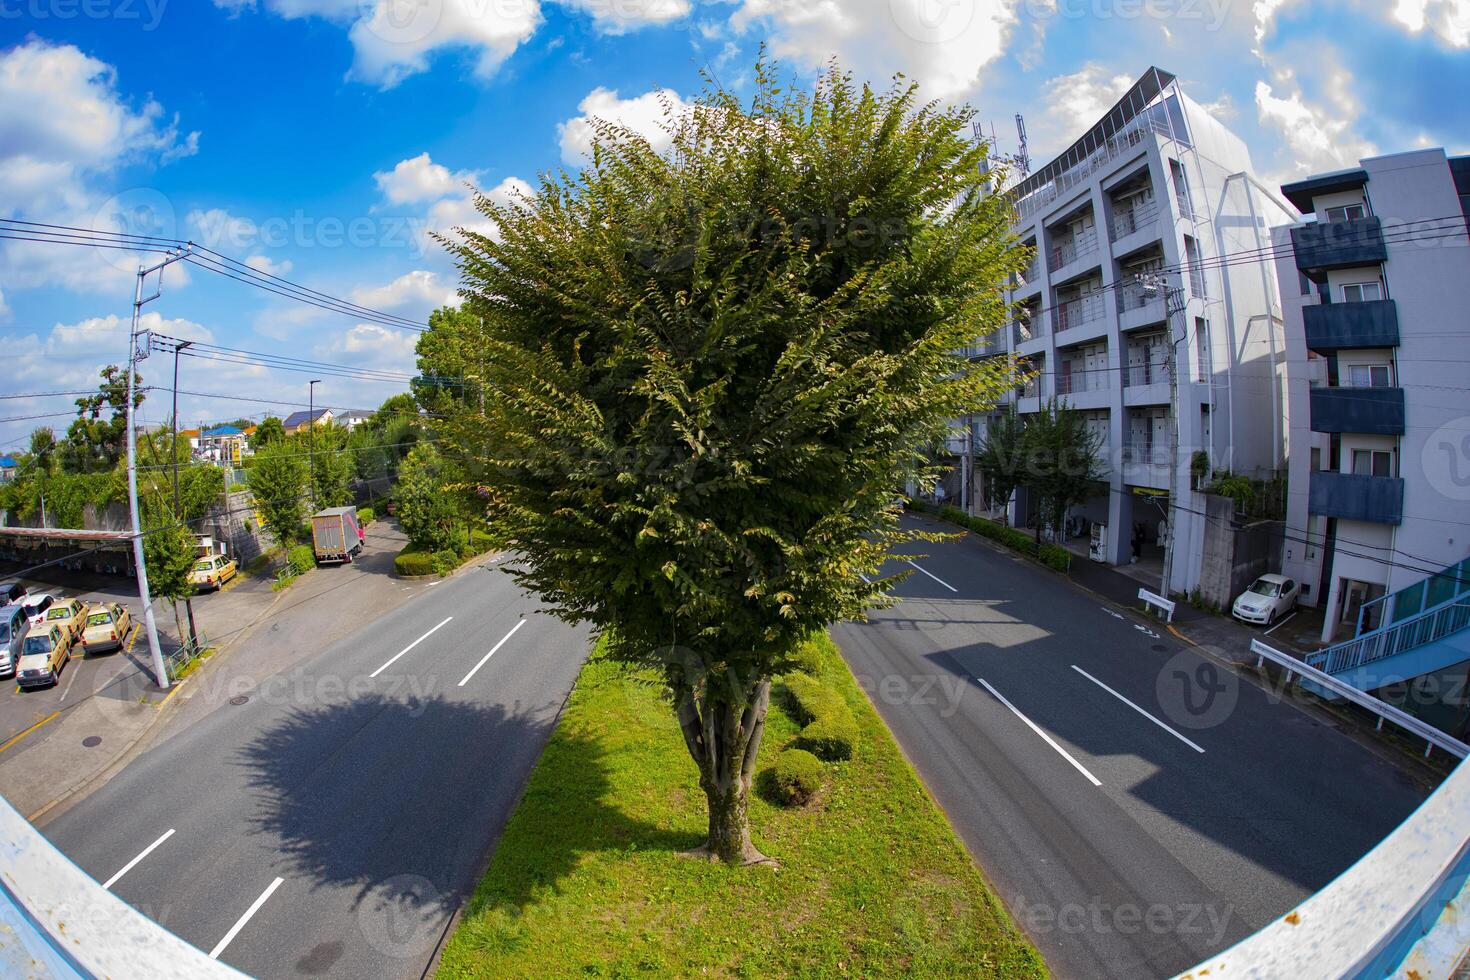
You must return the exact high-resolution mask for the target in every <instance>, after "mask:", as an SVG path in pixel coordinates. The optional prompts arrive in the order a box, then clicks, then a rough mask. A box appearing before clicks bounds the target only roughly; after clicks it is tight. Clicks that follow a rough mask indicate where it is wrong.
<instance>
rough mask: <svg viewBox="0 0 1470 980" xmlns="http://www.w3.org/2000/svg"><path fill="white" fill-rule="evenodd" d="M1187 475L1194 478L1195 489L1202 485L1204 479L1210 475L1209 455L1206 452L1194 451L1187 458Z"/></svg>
mask: <svg viewBox="0 0 1470 980" xmlns="http://www.w3.org/2000/svg"><path fill="white" fill-rule="evenodd" d="M1189 475H1190V476H1191V477H1193V478H1194V485H1195V486H1196V487H1198V486H1199V485H1200V484H1202V483H1204V480H1205V477H1207V476H1209V475H1210V454H1209V453H1208V452H1207V451H1205V450H1203V449H1196V450H1195V451H1194V455H1192V456H1190V457H1189Z"/></svg>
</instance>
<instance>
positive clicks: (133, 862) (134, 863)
mask: <svg viewBox="0 0 1470 980" xmlns="http://www.w3.org/2000/svg"><path fill="white" fill-rule="evenodd" d="M173 835H174V829H173V828H172V827H170V828H168V830H167V831H165V832H164V835H163V836H162V837H160V838H158V840H156V841H154V842H153V843H152V844H149V845H148V846H147V847H145V848H143V852H142V853H141V854H139V855H138V856H137V857H135V858H133V859H132V860H131V861H129V862H128V863H127V864H125V865H123V866H122V870H120V871H119V872H118V873H117V874H115V875H113V876H112V877H111V878H108V879H107V880H106V881H104V882H103V883H102V887H103V888H111V887H112V886H113V885H115V884H117V880H118V879H119V878H121V877H122V876H123V875H125V874H127V873H128V872H129V871H132V870H133V868H134V867H135V866H137V864H138V862H139V861H141V860H143V859H144V858H145V857H147V856H148V855H150V854H152V853H153V849H154V848H155V847H157V846H158V845H159V844H162V843H163V842H164V841H166V840H168V839H169V838H170V837H172V836H173Z"/></svg>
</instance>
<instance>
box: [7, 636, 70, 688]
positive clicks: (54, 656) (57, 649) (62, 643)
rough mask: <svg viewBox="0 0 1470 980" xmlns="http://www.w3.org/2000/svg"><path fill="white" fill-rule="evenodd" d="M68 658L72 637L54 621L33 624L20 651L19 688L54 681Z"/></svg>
mask: <svg viewBox="0 0 1470 980" xmlns="http://www.w3.org/2000/svg"><path fill="white" fill-rule="evenodd" d="M69 659H71V639H70V638H69V637H68V636H67V635H66V632H65V631H64V630H62V628H61V627H60V626H58V625H57V624H55V623H42V624H41V625H40V626H32V627H31V631H30V632H29V633H27V634H26V644H25V646H24V647H23V648H22V650H21V658H20V670H19V671H17V672H16V675H15V680H16V683H18V684H19V685H20V686H21V687H44V686H45V685H47V684H55V683H56V682H57V681H58V680H59V679H60V678H61V672H62V671H63V670H65V669H66V662H67V661H68V660H69Z"/></svg>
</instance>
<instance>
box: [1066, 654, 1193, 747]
mask: <svg viewBox="0 0 1470 980" xmlns="http://www.w3.org/2000/svg"><path fill="white" fill-rule="evenodd" d="M1072 669H1073V670H1075V671H1076V672H1077V673H1079V674H1081V675H1082V676H1083V677H1086V678H1087V679H1088V680H1090V681H1092V683H1094V684H1096V685H1097V686H1098V687H1100V688H1102V689H1103V690H1104V691H1107V692H1108V693H1109V694H1111V695H1112V696H1113V697H1115V698H1117V699H1118V700H1119V701H1122V702H1123V703H1124V704H1126V705H1128V707H1130V708H1132V709H1133V710H1134V711H1136V712H1138V713H1139V714H1141V715H1143V716H1144V717H1145V718H1147V719H1148V720H1149V721H1151V722H1153V723H1154V724H1155V725H1158V726H1159V727H1160V728H1162V729H1163V730H1164V731H1166V732H1168V733H1169V734H1170V735H1173V736H1174V737H1175V738H1177V739H1179V741H1181V742H1183V743H1184V744H1185V745H1187V746H1189V747H1190V748H1192V749H1194V750H1195V751H1196V752H1203V751H1204V749H1202V748H1200V747H1199V746H1198V745H1196V744H1194V743H1193V742H1191V741H1190V740H1189V739H1187V738H1185V737H1184V736H1183V735H1180V734H1179V733H1178V732H1176V731H1175V730H1174V729H1172V728H1170V727H1169V726H1168V725H1166V724H1164V723H1163V722H1162V721H1160V720H1159V719H1157V718H1155V717H1154V716H1153V715H1151V714H1149V713H1148V712H1147V711H1145V710H1143V709H1142V708H1140V707H1139V706H1138V705H1136V704H1134V703H1133V702H1132V701H1130V700H1128V699H1127V698H1125V697H1124V696H1123V695H1121V694H1119V693H1118V692H1117V691H1115V690H1113V689H1112V688H1111V687H1108V686H1107V685H1106V684H1104V683H1103V682H1102V681H1100V680H1098V679H1097V678H1096V677H1093V676H1092V675H1091V674H1089V673H1088V672H1087V671H1085V670H1083V669H1082V668H1081V667H1078V666H1077V665H1076V664H1073V665H1072Z"/></svg>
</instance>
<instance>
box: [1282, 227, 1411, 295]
mask: <svg viewBox="0 0 1470 980" xmlns="http://www.w3.org/2000/svg"><path fill="white" fill-rule="evenodd" d="M1291 247H1292V249H1293V250H1294V251H1295V252H1296V267H1297V268H1298V269H1300V270H1301V271H1302V272H1304V273H1306V274H1307V276H1308V277H1309V278H1311V279H1314V280H1316V281H1318V282H1321V281H1322V280H1323V279H1325V278H1326V274H1327V272H1328V271H1329V270H1331V269H1346V268H1348V267H1350V266H1355V265H1376V264H1378V263H1379V262H1383V261H1385V260H1386V259H1387V258H1388V249H1387V247H1386V246H1385V245H1384V243H1383V222H1381V221H1380V220H1379V219H1378V218H1355V219H1352V220H1350V221H1334V222H1331V223H1328V222H1325V221H1319V222H1316V223H1315V224H1308V225H1302V226H1300V227H1297V228H1293V229H1291Z"/></svg>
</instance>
